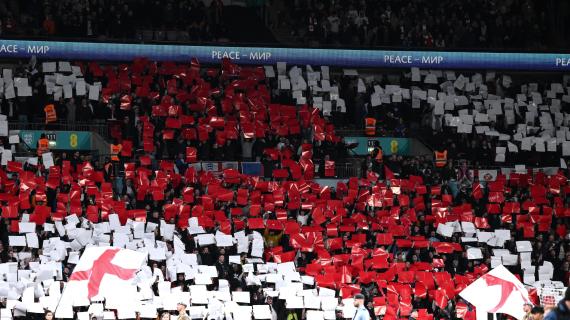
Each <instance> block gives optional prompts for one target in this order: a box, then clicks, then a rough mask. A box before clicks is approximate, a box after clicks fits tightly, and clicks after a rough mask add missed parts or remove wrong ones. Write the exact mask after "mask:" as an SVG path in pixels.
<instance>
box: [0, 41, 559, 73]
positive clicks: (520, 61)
mask: <svg viewBox="0 0 570 320" xmlns="http://www.w3.org/2000/svg"><path fill="white" fill-rule="evenodd" d="M34 55H35V56H36V57H37V58H39V59H68V60H69V59H79V60H106V61H130V60H133V59H134V58H136V57H146V58H149V59H152V60H157V61H190V59H191V58H197V59H199V60H200V61H201V62H204V63H218V62H219V61H220V60H222V59H223V58H229V59H231V60H232V61H234V62H235V63H239V64H256V65H264V64H275V63H277V62H286V63H289V64H309V65H311V64H314V65H330V66H338V67H353V68H410V67H420V68H431V69H510V70H543V71H567V70H569V69H570V54H568V53H566V54H565V53H515V52H459V51H457V52H455V51H454V52H451V51H390V50H356V49H304V48H270V47H267V48H264V47H239V46H227V47H225V46H189V45H169V44H128V43H95V42H62V41H29V40H0V58H29V57H32V56H34Z"/></svg>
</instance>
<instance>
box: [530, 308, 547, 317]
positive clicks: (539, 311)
mask: <svg viewBox="0 0 570 320" xmlns="http://www.w3.org/2000/svg"><path fill="white" fill-rule="evenodd" d="M530 314H531V315H532V320H542V319H544V308H543V307H533V308H532V310H531V311H530Z"/></svg>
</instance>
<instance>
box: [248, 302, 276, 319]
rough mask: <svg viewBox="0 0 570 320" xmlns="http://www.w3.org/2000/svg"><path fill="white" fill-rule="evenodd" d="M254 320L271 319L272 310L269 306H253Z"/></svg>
mask: <svg viewBox="0 0 570 320" xmlns="http://www.w3.org/2000/svg"><path fill="white" fill-rule="evenodd" d="M252 307H253V318H255V319H258V320H265V319H271V310H270V309H269V306H268V305H253V306H252Z"/></svg>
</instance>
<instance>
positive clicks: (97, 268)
mask: <svg viewBox="0 0 570 320" xmlns="http://www.w3.org/2000/svg"><path fill="white" fill-rule="evenodd" d="M145 260H146V254H144V253H142V252H137V251H133V250H128V249H120V248H113V247H89V248H87V249H85V251H84V252H83V254H82V255H81V258H80V259H79V262H78V263H77V266H76V267H75V269H74V270H73V273H72V274H71V276H70V277H69V280H68V282H67V284H66V286H65V288H64V291H63V294H62V297H61V299H60V302H59V304H58V306H57V309H56V317H58V313H62V314H64V313H67V311H68V310H70V309H71V308H72V307H73V306H88V305H90V303H91V301H101V300H103V299H105V302H106V305H108V304H109V302H111V301H113V300H119V301H123V302H124V301H125V300H124V299H126V298H128V297H129V296H133V295H136V291H137V289H136V284H135V283H134V279H135V276H136V273H137V272H138V271H139V269H140V268H141V267H142V265H143V263H144V262H145Z"/></svg>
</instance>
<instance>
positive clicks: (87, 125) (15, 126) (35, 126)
mask: <svg viewBox="0 0 570 320" xmlns="http://www.w3.org/2000/svg"><path fill="white" fill-rule="evenodd" d="M8 129H9V130H42V131H90V132H93V133H97V134H99V135H100V136H101V137H103V138H105V139H107V138H108V137H109V126H108V125H107V124H97V123H92V122H80V121H77V122H71V123H70V122H55V123H49V124H45V123H42V122H8Z"/></svg>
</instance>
